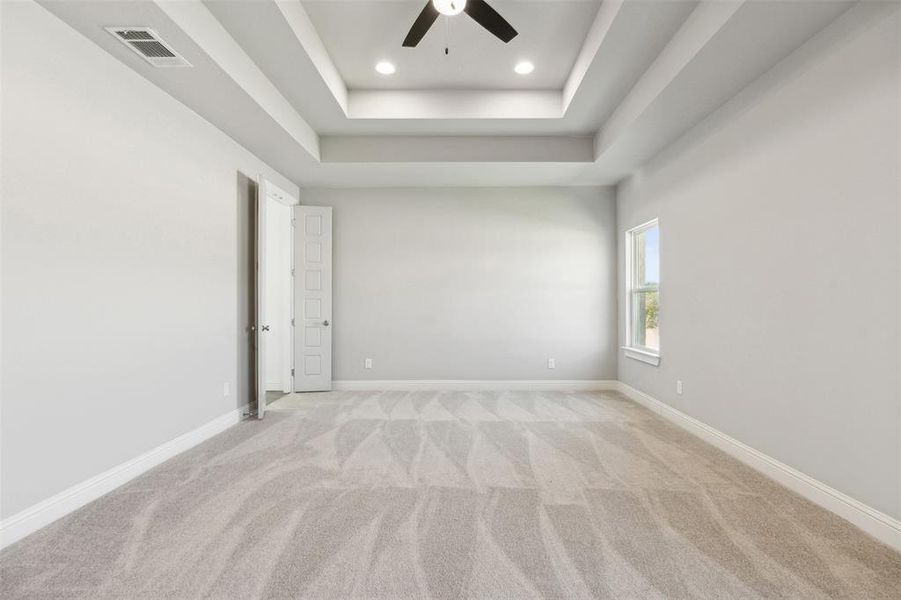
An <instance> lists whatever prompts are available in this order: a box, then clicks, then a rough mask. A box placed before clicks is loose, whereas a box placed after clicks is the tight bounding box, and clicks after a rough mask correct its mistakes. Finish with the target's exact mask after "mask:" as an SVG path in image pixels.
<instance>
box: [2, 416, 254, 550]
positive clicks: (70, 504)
mask: <svg viewBox="0 0 901 600" xmlns="http://www.w3.org/2000/svg"><path fill="white" fill-rule="evenodd" d="M247 410H248V409H247V407H246V406H244V407H242V408H238V409H235V410H233V411H230V412H228V413H226V414H224V415H222V416H221V417H218V418H216V419H213V420H212V421H210V422H209V423H206V424H204V425H201V426H200V427H198V428H197V429H194V430H193V431H189V432H188V433H185V434H183V435H180V436H178V437H177V438H175V439H174V440H170V441H168V442H166V443H165V444H161V445H159V446H157V447H156V448H154V449H152V450H149V451H147V452H145V453H144V454H141V455H140V456H138V457H136V458H133V459H131V460H129V461H127V462H124V463H122V464H120V465H117V466H115V467H113V468H112V469H109V470H108V471H105V472H103V473H100V474H99V475H96V476H94V477H91V478H90V479H88V480H87V481H83V482H81V483H79V484H77V485H74V486H72V487H70V488H69V489H67V490H64V491H62V492H60V493H59V494H56V495H55V496H51V497H50V498H47V499H46V500H43V501H42V502H39V503H38V504H35V505H34V506H31V507H29V508H26V509H25V510H23V511H22V512H19V513H17V514H15V515H13V516H11V517H9V518H7V519H3V520H2V521H0V548H5V547H6V546H9V545H10V544H12V543H14V542H17V541H18V540H21V539H22V538H24V537H25V536H27V535H30V534H32V533H34V532H35V531H37V530H38V529H41V528H42V527H46V526H47V525H49V524H50V523H52V522H53V521H56V520H57V519H59V518H61V517H64V516H66V515H67V514H69V513H71V512H72V511H74V510H76V509H78V508H81V507H82V506H84V505H85V504H87V503H88V502H91V501H93V500H96V499H97V498H99V497H100V496H103V495H104V494H108V493H109V492H111V491H113V490H114V489H116V488H117V487H119V486H121V485H123V484H125V483H128V482H129V481H131V480H132V479H134V478H135V477H137V476H138V475H141V474H143V473H145V472H147V471H149V470H150V469H152V468H153V467H155V466H157V465H159V464H160V463H163V462H165V461H167V460H169V459H170V458H172V457H173V456H175V455H176V454H179V453H181V452H184V451H185V450H188V449H190V448H193V447H194V446H196V445H197V444H199V443H201V442H203V441H206V440H208V439H209V438H211V437H213V436H214V435H216V434H218V433H221V432H222V431H225V430H226V429H228V428H229V427H231V426H232V425H234V424H236V423H237V422H238V421H240V420H241V419H242V418H244V413H246V412H247Z"/></svg>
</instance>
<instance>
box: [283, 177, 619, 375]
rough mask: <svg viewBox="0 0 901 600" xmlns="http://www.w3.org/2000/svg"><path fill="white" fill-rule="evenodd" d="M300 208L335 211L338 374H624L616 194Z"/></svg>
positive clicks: (568, 191)
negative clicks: (620, 366)
mask: <svg viewBox="0 0 901 600" xmlns="http://www.w3.org/2000/svg"><path fill="white" fill-rule="evenodd" d="M301 203H303V204H311V205H326V206H332V207H334V290H335V300H334V336H335V337H334V361H335V362H334V376H335V378H336V379H339V380H352V379H479V380H496V379H513V380H528V379H613V378H615V377H616V351H615V344H616V322H615V312H616V308H615V307H616V296H615V293H616V292H615V287H616V284H615V277H616V276H615V270H616V263H615V253H616V247H615V213H614V208H615V206H614V205H615V200H614V196H613V193H612V190H611V189H609V188H588V187H586V188H490V189H488V188H428V189H416V188H404V189H305V190H302V191H301ZM367 357H370V358H372V360H373V369H371V370H365V369H364V368H363V364H364V359H365V358H367ZM548 358H554V359H556V361H557V368H556V369H555V370H549V369H548V368H547V359H548Z"/></svg>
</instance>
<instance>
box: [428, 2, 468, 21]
mask: <svg viewBox="0 0 901 600" xmlns="http://www.w3.org/2000/svg"><path fill="white" fill-rule="evenodd" d="M432 4H433V5H434V6H435V10H437V11H438V12H440V13H441V14H442V15H447V16H449V17H452V16H454V15H459V14H460V13H461V12H463V9H464V8H466V0H432Z"/></svg>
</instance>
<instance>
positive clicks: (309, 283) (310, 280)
mask: <svg viewBox="0 0 901 600" xmlns="http://www.w3.org/2000/svg"><path fill="white" fill-rule="evenodd" d="M294 226H295V231H294V268H295V269H296V271H295V276H294V300H295V302H296V305H295V307H294V316H295V318H296V322H295V327H294V389H295V390H296V391H298V392H319V391H326V390H330V389H332V209H331V207H328V206H295V207H294Z"/></svg>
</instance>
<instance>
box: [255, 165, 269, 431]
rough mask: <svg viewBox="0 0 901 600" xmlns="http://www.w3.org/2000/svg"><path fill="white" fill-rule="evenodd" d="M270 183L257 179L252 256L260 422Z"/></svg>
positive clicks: (259, 414)
mask: <svg viewBox="0 0 901 600" xmlns="http://www.w3.org/2000/svg"><path fill="white" fill-rule="evenodd" d="M269 185H270V184H269V182H268V181H266V180H265V179H263V177H262V176H260V177H259V179H258V181H257V203H256V236H255V237H256V244H254V255H255V259H256V260H255V261H254V262H255V263H256V273H255V277H254V280H255V282H256V310H255V313H256V314H255V316H256V318H255V319H254V324H253V333H254V337H253V341H254V349H255V352H254V360H255V368H254V390H255V394H254V395H255V396H256V404H257V418H258V419H262V418H263V415H265V414H266V333H267V332H268V331H269V324H268V322H267V320H266V286H267V284H268V282H267V278H266V241H267V234H266V229H267V222H266V212H267V211H266V204H267V200H266V199H267V198H268V197H269V189H268V188H269Z"/></svg>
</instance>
